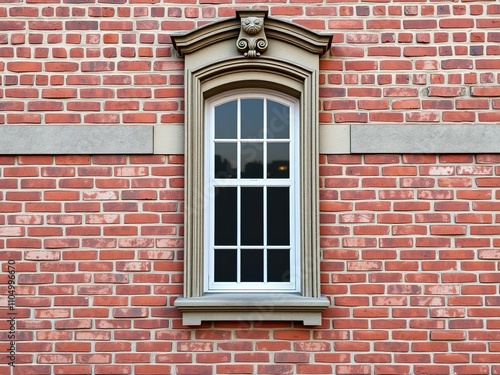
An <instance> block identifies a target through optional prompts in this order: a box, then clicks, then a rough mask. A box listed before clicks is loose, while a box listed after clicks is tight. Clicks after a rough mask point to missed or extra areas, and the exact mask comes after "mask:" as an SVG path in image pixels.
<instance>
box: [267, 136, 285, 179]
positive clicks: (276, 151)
mask: <svg viewBox="0 0 500 375" xmlns="http://www.w3.org/2000/svg"><path fill="white" fill-rule="evenodd" d="M288 147H289V144H288V143H268V144H267V178H289V177H290V170H289V168H290V153H289V151H288Z"/></svg>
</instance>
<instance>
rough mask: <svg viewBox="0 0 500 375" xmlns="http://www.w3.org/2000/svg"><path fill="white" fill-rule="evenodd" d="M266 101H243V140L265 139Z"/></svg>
mask: <svg viewBox="0 0 500 375" xmlns="http://www.w3.org/2000/svg"><path fill="white" fill-rule="evenodd" d="M263 136H264V101H263V100H262V99H242V100H241V138H247V139H248V138H263Z"/></svg>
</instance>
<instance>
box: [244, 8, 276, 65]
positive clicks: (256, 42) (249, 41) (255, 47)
mask: <svg viewBox="0 0 500 375" xmlns="http://www.w3.org/2000/svg"><path fill="white" fill-rule="evenodd" d="M238 16H239V17H240V19H241V29H240V35H239V37H238V40H237V41H236V47H237V48H238V51H239V52H241V53H242V54H243V56H245V57H250V58H255V57H259V56H260V55H261V53H264V52H265V51H266V50H267V46H268V44H269V43H268V41H267V37H266V33H265V31H264V19H265V17H266V16H267V12H266V11H262V12H256V11H239V12H238Z"/></svg>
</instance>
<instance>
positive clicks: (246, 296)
mask: <svg viewBox="0 0 500 375" xmlns="http://www.w3.org/2000/svg"><path fill="white" fill-rule="evenodd" d="M175 306H176V307H177V308H178V309H179V310H180V311H181V312H182V319H183V324H184V325H188V326H191V325H193V326H195V325H200V324H201V322H202V321H221V320H223V321H234V320H244V321H271V320H274V321H301V322H302V323H303V324H304V325H306V326H314V325H320V324H321V311H323V310H324V309H326V308H327V307H329V306H330V301H329V300H328V298H326V297H324V296H322V297H320V298H313V297H303V296H301V295H300V294H289V293H224V294H222V293H209V294H206V295H204V296H202V297H191V298H184V297H179V298H177V300H176V301H175Z"/></svg>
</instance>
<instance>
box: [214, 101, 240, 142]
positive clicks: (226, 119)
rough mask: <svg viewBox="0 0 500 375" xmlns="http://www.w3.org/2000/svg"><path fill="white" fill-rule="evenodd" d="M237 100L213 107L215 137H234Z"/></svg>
mask: <svg viewBox="0 0 500 375" xmlns="http://www.w3.org/2000/svg"><path fill="white" fill-rule="evenodd" d="M237 112H238V111H237V101H236V100H234V101H232V102H229V103H225V104H222V105H220V106H218V107H215V138H225V139H227V138H230V139H234V138H236V134H237V133H236V131H237V122H236V117H237Z"/></svg>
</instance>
